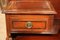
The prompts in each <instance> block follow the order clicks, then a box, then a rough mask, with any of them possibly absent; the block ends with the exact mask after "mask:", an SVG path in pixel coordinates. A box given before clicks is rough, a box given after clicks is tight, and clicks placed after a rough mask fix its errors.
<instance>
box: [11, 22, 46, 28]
mask: <svg viewBox="0 0 60 40" xmlns="http://www.w3.org/2000/svg"><path fill="white" fill-rule="evenodd" d="M12 25H13V28H16V29H45V28H46V21H31V22H29V21H13V24H12Z"/></svg>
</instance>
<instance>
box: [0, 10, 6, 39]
mask: <svg viewBox="0 0 60 40" xmlns="http://www.w3.org/2000/svg"><path fill="white" fill-rule="evenodd" d="M0 40H6V21H5V14H2V13H1V10H0Z"/></svg>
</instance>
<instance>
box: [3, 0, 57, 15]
mask: <svg viewBox="0 0 60 40" xmlns="http://www.w3.org/2000/svg"><path fill="white" fill-rule="evenodd" d="M4 12H5V13H10V14H11V13H15V14H16V13H17V14H18V13H19V14H23V13H24V14H56V12H55V10H54V8H53V7H52V4H51V3H50V1H40V0H35V1H34V0H31V1H30V0H26V1H24V0H23V1H10V2H9V3H8V5H7V7H6V9H5V11H4Z"/></svg>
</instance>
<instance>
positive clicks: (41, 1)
mask: <svg viewBox="0 0 60 40" xmlns="http://www.w3.org/2000/svg"><path fill="white" fill-rule="evenodd" d="M4 12H5V15H6V24H7V38H8V40H9V39H11V37H12V35H11V33H13V34H15V33H20V34H21V33H24V34H29V33H31V34H56V33H57V28H56V26H55V25H53V22H54V15H55V14H56V12H55V10H54V8H53V6H52V5H51V3H50V1H47V0H20V1H19V0H17V1H16V0H14V1H10V2H9V3H8V5H7V7H6V8H5V10H4ZM13 40H15V38H13Z"/></svg>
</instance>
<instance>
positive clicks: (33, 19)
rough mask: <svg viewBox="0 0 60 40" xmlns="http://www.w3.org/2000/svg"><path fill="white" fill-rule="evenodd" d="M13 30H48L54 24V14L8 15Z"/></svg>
mask: <svg viewBox="0 0 60 40" xmlns="http://www.w3.org/2000/svg"><path fill="white" fill-rule="evenodd" d="M7 19H8V23H9V26H10V29H11V31H21V32H22V31H24V32H25V31H28V32H29V31H48V30H50V29H51V27H52V26H53V25H52V24H53V23H52V22H53V16H52V15H7Z"/></svg>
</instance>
